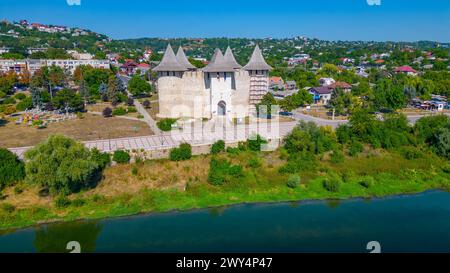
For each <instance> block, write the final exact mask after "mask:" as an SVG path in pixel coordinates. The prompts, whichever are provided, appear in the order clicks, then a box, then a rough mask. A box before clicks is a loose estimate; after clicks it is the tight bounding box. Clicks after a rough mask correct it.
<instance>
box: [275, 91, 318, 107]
mask: <svg viewBox="0 0 450 273" xmlns="http://www.w3.org/2000/svg"><path fill="white" fill-rule="evenodd" d="M312 102H313V96H312V95H311V94H310V93H309V92H308V91H306V90H305V89H301V90H299V91H298V92H296V93H294V94H292V95H291V96H287V97H285V98H284V99H283V100H282V101H281V102H280V107H281V108H282V109H284V110H285V111H292V110H294V109H297V108H299V107H301V106H303V105H305V104H311V103H312Z"/></svg>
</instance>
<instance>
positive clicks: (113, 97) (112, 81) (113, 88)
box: [108, 75, 122, 104]
mask: <svg viewBox="0 0 450 273" xmlns="http://www.w3.org/2000/svg"><path fill="white" fill-rule="evenodd" d="M117 79H118V78H117V77H116V76H114V75H111V76H110V77H109V79H108V100H109V101H110V102H111V103H112V104H117V103H118V102H119V94H120V93H121V92H122V91H121V86H120V83H119V82H118V81H117ZM119 81H120V79H119ZM120 82H121V81H120Z"/></svg>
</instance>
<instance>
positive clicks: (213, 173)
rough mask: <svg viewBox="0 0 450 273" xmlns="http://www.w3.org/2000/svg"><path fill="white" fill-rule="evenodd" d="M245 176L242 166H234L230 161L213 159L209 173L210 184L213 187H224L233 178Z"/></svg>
mask: <svg viewBox="0 0 450 273" xmlns="http://www.w3.org/2000/svg"><path fill="white" fill-rule="evenodd" d="M242 176H243V170H242V166H241V165H232V164H231V163H230V162H229V161H226V160H218V159H215V158H213V159H211V162H210V165H209V172H208V182H209V183H211V184H212V185H222V184H224V183H226V182H229V181H230V180H231V179H233V178H240V177H242Z"/></svg>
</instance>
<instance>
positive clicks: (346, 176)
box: [341, 170, 355, 182]
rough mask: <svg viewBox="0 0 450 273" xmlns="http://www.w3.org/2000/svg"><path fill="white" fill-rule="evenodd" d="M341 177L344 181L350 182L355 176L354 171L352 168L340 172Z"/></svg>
mask: <svg viewBox="0 0 450 273" xmlns="http://www.w3.org/2000/svg"><path fill="white" fill-rule="evenodd" d="M341 177H342V180H343V181H344V182H350V180H351V179H352V178H354V177H355V173H354V172H353V171H352V170H349V171H345V172H343V173H342V174H341Z"/></svg>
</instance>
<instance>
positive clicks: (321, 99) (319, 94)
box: [308, 86, 333, 105]
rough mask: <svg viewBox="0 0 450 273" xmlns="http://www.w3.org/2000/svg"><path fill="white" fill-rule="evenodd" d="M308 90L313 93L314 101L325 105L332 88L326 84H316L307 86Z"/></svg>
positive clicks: (329, 97) (329, 98)
mask: <svg viewBox="0 0 450 273" xmlns="http://www.w3.org/2000/svg"><path fill="white" fill-rule="evenodd" d="M308 92H309V93H310V94H311V95H313V99H314V103H319V104H325V105H326V104H328V102H329V101H330V100H331V94H332V93H333V90H332V89H330V88H328V87H327V86H318V87H311V88H309V89H308Z"/></svg>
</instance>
